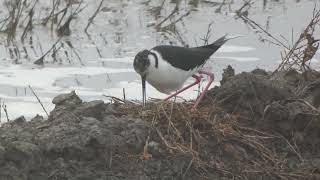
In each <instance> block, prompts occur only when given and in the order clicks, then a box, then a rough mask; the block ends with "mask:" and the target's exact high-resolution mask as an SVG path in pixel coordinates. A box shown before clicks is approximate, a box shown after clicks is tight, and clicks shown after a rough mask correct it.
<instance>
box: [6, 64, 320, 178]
mask: <svg viewBox="0 0 320 180" xmlns="http://www.w3.org/2000/svg"><path fill="white" fill-rule="evenodd" d="M229 70H230V68H229ZM230 72H232V71H230ZM225 74H226V75H228V77H226V78H224V80H223V84H222V86H221V87H218V88H214V89H212V90H211V91H210V92H209V93H208V94H207V98H206V101H204V102H203V103H202V104H201V106H200V107H199V109H198V110H197V111H194V112H191V111H190V109H191V107H192V104H191V103H176V104H175V103H167V102H150V103H148V104H147V107H145V108H142V107H141V106H140V105H137V104H134V103H131V102H123V101H116V102H114V103H111V104H105V103H104V102H103V101H91V102H82V100H81V99H80V98H79V97H78V96H77V95H76V94H75V93H74V92H71V93H69V94H62V95H59V96H57V97H56V98H54V100H53V103H54V104H55V105H56V107H55V109H54V110H53V111H52V112H51V113H50V116H49V118H48V120H44V119H43V118H42V117H40V116H37V117H35V118H33V119H32V120H31V121H29V122H26V120H25V119H24V118H23V117H20V118H18V119H16V120H14V121H12V122H9V123H6V124H4V125H3V126H2V127H1V128H0V179H6V180H31V179H32V180H56V179H59V180H86V179H88V180H89V179H90V180H93V179H94V180H105V179H112V180H118V179H119V180H120V179H128V180H129V179H130V180H134V179H137V180H138V179H139V180H141V179H145V180H149V179H186V180H188V179H190V180H193V179H212V180H215V179H221V178H223V179H257V177H261V179H319V178H320V125H319V124H320V122H319V121H320V112H319V111H320V110H319V101H320V100H319V91H320V90H319V76H318V75H319V74H317V72H310V73H308V74H306V73H305V74H299V73H297V72H293V71H292V72H281V73H277V74H274V75H272V74H270V73H268V72H265V71H263V70H255V71H253V72H250V73H241V74H239V75H233V73H225Z"/></svg>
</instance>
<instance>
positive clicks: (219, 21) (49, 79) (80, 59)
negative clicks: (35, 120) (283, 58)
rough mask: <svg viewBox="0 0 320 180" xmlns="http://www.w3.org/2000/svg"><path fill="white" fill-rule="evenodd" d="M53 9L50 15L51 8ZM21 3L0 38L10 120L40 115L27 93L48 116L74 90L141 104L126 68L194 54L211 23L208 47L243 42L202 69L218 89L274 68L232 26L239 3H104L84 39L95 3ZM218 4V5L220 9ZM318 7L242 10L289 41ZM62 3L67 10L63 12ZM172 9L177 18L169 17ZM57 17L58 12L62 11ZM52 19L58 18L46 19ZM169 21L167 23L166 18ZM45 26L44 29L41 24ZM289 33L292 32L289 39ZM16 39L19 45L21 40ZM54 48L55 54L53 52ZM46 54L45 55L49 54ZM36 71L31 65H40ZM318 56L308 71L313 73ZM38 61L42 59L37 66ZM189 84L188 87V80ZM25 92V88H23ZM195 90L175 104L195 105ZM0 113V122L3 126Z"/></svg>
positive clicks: (268, 56) (1, 82)
mask: <svg viewBox="0 0 320 180" xmlns="http://www.w3.org/2000/svg"><path fill="white" fill-rule="evenodd" d="M8 2H14V1H9V0H1V1H0V17H1V18H0V28H2V29H1V31H3V30H5V29H6V27H8V23H7V22H6V18H7V17H8V16H9V13H8V9H10V8H8V7H12V6H10V3H9V4H8ZM56 2H60V3H59V4H58V5H57V6H56V9H55V11H52V7H53V4H54V3H56ZM80 2H81V1H80V0H78V1H77V0H50V1H49V0H39V1H38V3H36V1H31V0H27V1H26V3H25V4H22V6H21V7H22V10H21V18H20V21H19V22H18V26H17V30H16V34H15V37H14V38H11V39H10V38H9V37H8V34H7V33H5V32H2V33H1V34H0V55H1V56H0V87H1V88H0V98H1V105H5V106H6V109H7V112H8V116H9V119H14V118H15V117H17V116H19V115H25V116H26V117H32V116H34V115H35V114H41V115H45V113H44V111H43V110H42V108H41V106H40V104H39V103H38V101H37V99H36V97H35V96H34V95H33V93H32V92H31V90H30V87H32V88H33V90H34V91H35V93H36V94H37V96H38V97H39V98H40V100H41V101H42V103H43V104H44V106H45V107H46V109H47V111H50V110H51V109H52V108H53V105H52V104H51V100H52V98H53V97H54V96H56V95H57V94H60V93H65V92H70V91H71V90H76V93H78V94H79V95H80V96H81V97H82V98H83V99H84V100H93V99H103V100H105V101H109V99H108V98H107V97H105V96H103V95H107V96H116V97H120V98H122V97H123V90H125V94H126V98H128V99H140V98H141V88H140V86H141V84H140V78H139V76H138V75H137V74H136V73H135V72H134V70H133V68H132V62H133V57H134V55H135V54H136V53H137V52H138V51H140V50H142V49H144V48H147V49H150V48H152V47H153V46H156V45H160V44H172V45H180V46H197V45H202V44H203V43H204V42H203V40H201V39H203V37H205V35H206V33H207V30H208V26H209V24H210V23H211V24H212V25H211V32H210V33H209V35H210V36H209V37H210V38H209V42H212V41H214V40H215V39H217V38H219V37H221V36H223V35H225V34H226V33H228V34H231V35H243V37H241V38H237V39H234V40H232V41H230V42H228V43H227V44H226V45H225V46H223V47H222V48H221V49H220V50H219V51H218V52H217V53H216V54H215V55H214V56H212V58H211V59H210V60H209V61H208V63H207V65H206V67H205V68H206V69H208V70H211V71H212V72H214V73H215V75H216V81H215V83H214V85H219V83H218V82H219V80H220V79H221V76H220V74H221V72H222V69H223V68H225V67H226V66H227V65H228V64H231V65H232V66H233V67H234V68H235V69H236V72H240V71H250V70H252V69H254V68H256V67H259V68H265V69H268V70H272V69H274V68H276V67H277V65H278V63H279V60H280V51H281V50H282V49H281V48H280V47H278V46H275V45H273V44H270V43H267V42H265V43H263V42H262V41H261V37H264V36H263V34H261V33H259V32H257V30H254V29H252V28H251V27H250V26H248V25H247V24H246V23H245V22H244V21H243V20H242V19H240V18H237V16H236V11H237V10H239V9H240V8H241V7H242V6H243V4H244V1H240V0H239V1H234V2H232V1H223V0H220V1H219V0H217V1H214V0H180V1H179V0H105V1H104V3H103V4H102V6H101V9H100V11H99V13H98V14H97V16H96V17H95V19H94V22H93V24H91V26H90V27H89V29H88V33H85V32H84V29H85V27H86V25H87V22H88V19H89V18H90V17H91V16H92V15H93V14H94V12H95V11H96V9H97V8H98V6H99V4H100V1H98V0H84V1H83V3H80ZM222 2H225V3H222ZM319 2H320V1H318V0H296V1H293V0H280V1H279V0H261V1H256V2H255V3H254V4H252V5H251V8H248V7H246V8H248V17H250V18H251V19H253V20H255V21H256V22H257V23H259V24H260V25H261V26H262V27H263V28H266V29H267V30H268V31H269V32H270V33H272V34H274V35H276V36H277V37H280V35H282V36H284V37H285V38H287V39H288V41H291V37H292V32H293V37H297V35H298V34H299V33H300V32H301V31H302V30H303V28H304V27H305V26H306V24H307V23H308V21H309V20H310V17H311V16H312V10H313V8H314V4H315V3H319ZM67 3H70V5H69V6H67ZM32 7H34V11H33V12H34V16H33V19H32V22H33V23H32V24H33V25H32V27H33V28H32V30H31V31H27V32H28V33H27V34H26V35H25V36H23V32H24V29H25V27H26V26H27V24H28V13H29V12H30V9H31V8H32ZM65 7H68V11H66V15H65V16H64V18H63V19H62V21H61V23H60V25H59V27H61V26H62V25H63V24H64V22H66V20H67V19H68V17H69V16H70V14H71V13H74V16H73V19H72V20H71V24H70V30H71V31H70V35H63V36H58V35H57V33H56V29H57V28H58V24H59V20H60V19H61V18H62V16H63V13H59V12H60V11H61V10H63V9H64V8H65ZM175 8H177V9H178V11H177V12H174V11H173V10H174V9H175ZM62 12H63V11H62ZM50 14H57V16H56V17H57V18H49V19H48V20H47V18H46V17H49V16H50ZM168 16H169V18H167V17H168ZM46 21H47V23H46V25H43V23H44V22H46ZM292 30H293V31H292ZM22 36H23V38H21V37H22ZM54 44H55V46H54V48H52V47H53V45H54ZM49 49H52V50H51V51H48V50H49ZM47 51H48V53H47V55H46V56H44V58H43V64H42V65H41V63H40V65H35V64H34V62H37V60H39V58H40V57H42V56H43V55H44V54H46V52H47ZM319 57H320V56H319V54H316V56H315V59H314V60H313V63H314V64H313V65H314V66H315V67H316V68H319V67H320V62H319V61H318V59H319ZM40 59H41V58H40ZM190 81H192V80H191V79H190ZM29 86H30V87H29ZM147 88H148V91H147V94H148V96H149V97H153V98H163V97H165V95H164V94H161V93H159V92H157V91H156V90H155V89H154V88H152V87H150V86H148V87H147ZM196 90H197V88H195V89H193V90H190V91H188V92H186V93H184V94H182V97H183V98H185V99H191V98H195V97H196V95H197V94H198V93H197V91H196ZM4 114H5V112H4V111H3V108H1V121H2V122H3V121H6V117H5V115H4Z"/></svg>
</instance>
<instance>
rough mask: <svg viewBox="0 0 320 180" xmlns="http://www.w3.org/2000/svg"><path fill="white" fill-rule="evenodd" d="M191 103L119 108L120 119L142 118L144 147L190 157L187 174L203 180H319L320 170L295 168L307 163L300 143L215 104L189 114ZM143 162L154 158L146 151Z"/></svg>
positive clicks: (124, 106) (134, 105)
mask: <svg viewBox="0 0 320 180" xmlns="http://www.w3.org/2000/svg"><path fill="white" fill-rule="evenodd" d="M191 107H192V105H191V104H190V103H170V102H169V103H168V102H166V103H163V102H161V103H149V104H147V107H145V108H142V107H141V106H139V105H136V104H118V105H117V110H118V112H121V114H119V116H122V115H132V116H135V117H140V118H142V119H143V120H144V121H148V122H149V124H150V130H149V138H148V140H147V142H146V144H148V142H151V141H155V142H160V143H161V145H162V147H163V148H164V149H165V151H166V153H167V154H168V156H169V155H170V156H174V155H178V154H186V155H191V156H192V158H191V161H190V164H189V165H188V168H187V169H186V170H185V172H184V174H186V173H187V171H196V172H197V173H199V174H201V175H203V179H210V177H208V176H207V173H206V172H219V173H221V175H223V176H227V177H230V178H236V179H256V178H257V176H261V177H262V179H265V178H266V179H269V178H275V179H310V178H317V177H318V178H319V169H318V170H315V169H312V168H310V169H304V168H296V167H295V166H293V165H292V164H299V163H302V162H304V158H303V157H302V155H301V154H300V152H299V150H298V149H299V147H297V144H292V143H291V142H289V140H287V139H286V138H285V137H284V136H282V135H280V134H279V133H276V132H274V131H273V130H272V129H264V130H262V128H258V127H255V125H253V123H252V122H250V121H249V120H248V119H247V118H246V117H243V116H241V115H240V114H236V113H234V114H230V113H225V112H224V111H223V109H221V108H219V107H218V106H217V105H215V104H212V103H211V104H205V105H202V106H201V107H200V108H199V109H198V110H197V111H194V112H192V111H190V109H191ZM144 155H145V156H146V155H147V157H145V159H149V158H150V156H149V155H150V154H148V149H147V146H146V148H145V152H144Z"/></svg>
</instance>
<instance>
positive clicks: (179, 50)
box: [152, 36, 228, 71]
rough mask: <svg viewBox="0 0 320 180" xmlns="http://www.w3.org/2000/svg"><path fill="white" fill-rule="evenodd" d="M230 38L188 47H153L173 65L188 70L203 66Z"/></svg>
mask: <svg viewBox="0 0 320 180" xmlns="http://www.w3.org/2000/svg"><path fill="white" fill-rule="evenodd" d="M227 40H228V39H226V37H225V36H223V37H222V38H220V39H218V40H216V41H215V42H214V43H212V44H209V45H206V46H200V47H194V48H186V47H180V46H165V45H164V46H156V47H154V48H152V50H155V51H157V52H159V53H160V54H161V56H162V58H163V59H164V60H165V61H167V62H168V63H169V64H171V65H172V66H174V67H176V68H179V69H182V70H185V71H188V70H191V69H194V68H196V67H198V66H202V65H204V64H205V62H206V61H207V60H208V59H209V58H210V56H211V55H212V54H213V53H215V52H216V51H217V50H218V49H219V48H220V47H221V46H222V45H223V44H224V43H225V42H226V41H227Z"/></svg>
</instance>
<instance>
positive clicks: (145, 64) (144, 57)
mask: <svg viewBox="0 0 320 180" xmlns="http://www.w3.org/2000/svg"><path fill="white" fill-rule="evenodd" d="M149 54H150V51H148V50H143V51H140V52H139V53H138V54H137V55H136V56H135V58H134V61H133V67H134V70H135V71H136V72H137V73H138V74H140V76H141V81H142V103H143V105H145V103H146V76H147V70H148V68H149V66H150V59H149Z"/></svg>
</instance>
